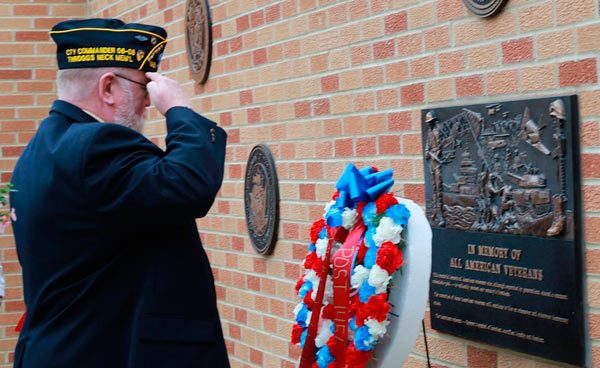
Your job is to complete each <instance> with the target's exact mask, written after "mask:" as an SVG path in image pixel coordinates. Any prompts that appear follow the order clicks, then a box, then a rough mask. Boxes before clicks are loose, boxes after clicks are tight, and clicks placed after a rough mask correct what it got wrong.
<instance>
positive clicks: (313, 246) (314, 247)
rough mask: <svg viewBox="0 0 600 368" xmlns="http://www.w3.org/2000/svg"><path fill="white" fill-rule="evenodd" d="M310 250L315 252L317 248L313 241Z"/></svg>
mask: <svg viewBox="0 0 600 368" xmlns="http://www.w3.org/2000/svg"><path fill="white" fill-rule="evenodd" d="M308 250H309V251H311V252H314V251H315V250H317V247H316V246H315V245H314V244H313V243H310V245H309V246H308Z"/></svg>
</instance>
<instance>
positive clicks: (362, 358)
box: [346, 342, 371, 368]
mask: <svg viewBox="0 0 600 368" xmlns="http://www.w3.org/2000/svg"><path fill="white" fill-rule="evenodd" d="M346 354H347V355H346V357H347V358H346V361H347V362H348V368H363V367H364V366H365V365H367V363H369V361H370V360H371V352H370V351H363V350H357V349H356V347H355V346H354V342H352V343H351V344H350V346H349V347H348V351H347V353H346Z"/></svg>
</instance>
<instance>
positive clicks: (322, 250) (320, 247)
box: [315, 238, 329, 260]
mask: <svg viewBox="0 0 600 368" xmlns="http://www.w3.org/2000/svg"><path fill="white" fill-rule="evenodd" d="M328 244H329V239H327V238H323V239H319V240H317V244H315V247H316V248H317V257H319V258H321V259H322V260H325V256H326V255H327V245H328Z"/></svg>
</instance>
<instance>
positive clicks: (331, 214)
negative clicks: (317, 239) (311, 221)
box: [325, 206, 343, 227]
mask: <svg viewBox="0 0 600 368" xmlns="http://www.w3.org/2000/svg"><path fill="white" fill-rule="evenodd" d="M325 221H327V225H328V226H329V227H338V226H342V223H343V220H342V211H340V209H339V208H337V207H333V206H331V208H330V209H329V211H327V214H326V215H325Z"/></svg>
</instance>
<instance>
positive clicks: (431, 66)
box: [410, 56, 435, 79]
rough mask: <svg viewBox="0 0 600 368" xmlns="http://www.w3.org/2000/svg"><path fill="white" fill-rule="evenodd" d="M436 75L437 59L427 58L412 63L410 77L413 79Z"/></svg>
mask: <svg viewBox="0 0 600 368" xmlns="http://www.w3.org/2000/svg"><path fill="white" fill-rule="evenodd" d="M434 74H435V57H434V56H427V57H423V58H419V59H416V60H413V61H411V63H410V75H411V77H412V78H413V79H417V78H427V77H431V76H433V75H434Z"/></svg>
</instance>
